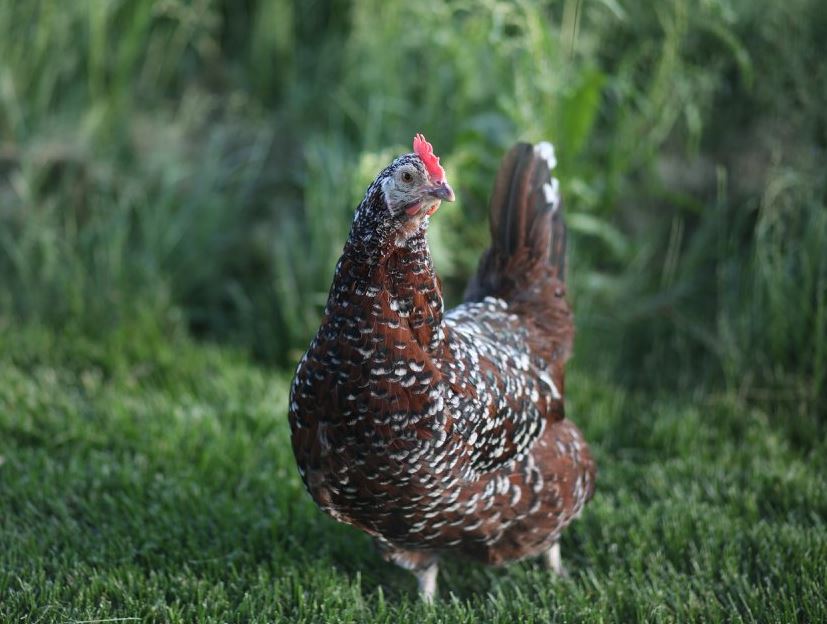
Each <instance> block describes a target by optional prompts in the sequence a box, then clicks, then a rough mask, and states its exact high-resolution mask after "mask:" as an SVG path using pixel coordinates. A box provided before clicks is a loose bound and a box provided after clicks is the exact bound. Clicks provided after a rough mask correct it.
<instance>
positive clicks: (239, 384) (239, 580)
mask: <svg viewBox="0 0 827 624" xmlns="http://www.w3.org/2000/svg"><path fill="white" fill-rule="evenodd" d="M826 39H827V11H825V9H824V0H789V1H787V2H783V3H779V2H772V1H771V0H759V1H756V0H704V1H703V2H697V1H695V0H664V1H662V2H657V3H653V2H651V0H519V1H516V2H510V1H505V0H479V1H474V2H472V1H471V0H451V1H450V2H443V1H442V0H418V1H417V2H390V1H386V0H381V1H380V0H364V1H363V0H359V1H358V2H356V1H355V0H315V1H314V2H310V3H308V2H303V1H302V0H245V1H244V2H238V1H236V0H164V1H163V2H159V1H157V0H107V1H106V2H102V1H99V2H92V1H86V2H82V1H81V2H68V3H67V2H66V1H65V0H26V1H18V2H14V1H5V2H0V621H10V622H16V621H30V622H47V621H56V622H70V621H84V620H87V621H88V620H100V619H106V618H140V619H141V620H143V621H159V622H162V621H181V622H192V621H197V620H213V621H253V620H258V621H276V620H279V619H281V620H285V621H325V622H328V621H330V622H334V621H335V622H340V621H341V622H345V621H356V622H362V621H385V622H394V623H395V622H406V621H407V622H428V621H445V622H449V621H464V622H475V621H485V622H489V621H502V622H512V621H517V620H519V621H532V620H536V621H543V622H545V621H549V620H557V621H561V622H563V621H578V620H583V621H606V622H608V621H618V622H629V621H635V620H643V619H646V620H652V621H676V622H684V621H689V620H693V619H694V620H697V621H704V622H709V621H716V620H728V621H731V620H743V621H777V622H789V621H802V622H815V621H819V620H821V621H825V620H827V607H825V606H824V605H825V604H826V603H827V598H826V597H825V589H824V588H825V586H827V547H826V546H825V542H826V541H827V538H825V523H827V511H826V507H827V505H825V498H827V484H826V483H825V479H827V477H825V475H826V474H827V460H825V459H824V458H825V457H827V441H825V440H826V439H827V431H825V428H826V427H827V419H825V414H827V295H825V293H827V169H825V168H824V166H823V164H824V162H827V90H825V89H823V88H820V87H821V86H822V85H824V84H825V83H827V64H826V63H824V62H823V56H824V52H823V48H824V44H823V42H824V41H825V40H826ZM417 131H424V132H425V133H426V134H427V136H428V137H429V138H430V139H431V140H432V142H433V143H434V144H435V145H436V146H437V147H438V151H439V153H440V155H441V156H442V158H443V163H444V164H445V165H446V168H447V170H448V173H449V176H450V178H451V181H452V183H453V185H454V187H455V188H456V189H457V194H458V201H457V202H456V203H455V204H452V205H450V206H445V207H444V209H443V210H442V211H441V212H440V218H439V219H436V220H435V221H434V223H433V225H432V231H431V244H432V247H433V251H434V257H435V263H436V266H437V269H438V271H439V273H440V275H441V276H442V278H443V279H444V285H445V293H446V295H447V298H448V300H449V303H450V302H451V301H456V299H457V298H458V296H459V294H460V293H461V292H462V290H463V288H464V285H465V283H466V281H467V278H468V275H469V274H470V273H471V272H472V271H473V269H474V266H475V263H476V261H477V258H478V256H479V253H480V251H481V250H482V249H483V248H484V247H485V246H486V245H487V242H488V231H487V228H488V225H487V217H486V202H487V194H488V192H489V191H490V188H491V184H492V176H493V174H494V171H495V170H496V167H497V162H498V159H499V158H500V156H501V155H502V154H503V153H504V151H505V150H506V149H507V148H508V147H509V146H510V145H511V144H512V143H513V142H514V141H516V140H530V141H537V140H540V139H551V140H552V141H554V142H555V144H556V145H557V147H558V157H559V171H558V174H559V177H560V180H561V184H562V188H563V192H564V196H565V199H566V218H567V222H568V225H569V233H570V242H571V245H570V254H569V257H570V271H569V281H570V283H571V290H570V292H571V293H572V296H573V298H574V304H575V310H576V317H577V323H578V340H577V357H576V363H575V368H574V370H573V372H572V375H571V383H570V384H569V385H568V388H567V390H570V395H569V396H568V399H569V402H570V408H571V412H572V414H573V415H574V418H575V419H576V420H577V422H578V423H579V424H581V425H582V427H583V428H584V429H585V431H586V433H587V435H588V437H589V439H590V440H592V441H593V443H594V446H595V450H596V453H597V455H598V459H599V461H600V466H601V473H600V481H599V488H598V495H597V498H596V499H595V500H594V502H593V503H592V504H591V505H590V506H589V508H588V509H587V511H586V513H585V515H584V517H583V519H582V521H580V522H579V523H577V524H576V525H575V527H574V528H573V529H572V531H570V532H569V534H568V535H567V536H566V538H565V541H564V546H565V553H566V556H567V558H568V560H569V565H570V568H571V570H572V572H573V578H572V579H571V580H570V581H560V580H557V579H554V578H551V577H550V576H549V575H548V574H546V573H545V572H544V571H543V570H542V569H541V568H540V567H539V566H537V565H535V564H533V563H527V564H521V565H517V566H513V567H512V568H510V569H508V570H505V571H489V570H483V569H481V568H478V567H474V566H465V565H462V564H453V565H449V566H448V567H447V569H446V570H445V573H444V575H443V578H442V590H443V593H442V596H443V601H442V602H441V603H440V604H439V606H438V607H437V608H435V609H429V608H426V607H424V606H422V605H419V604H418V603H417V602H416V601H415V597H414V595H413V589H414V587H413V586H414V584H413V581H412V579H411V578H410V577H409V576H408V575H407V574H406V573H404V572H401V571H399V570H396V569H394V568H392V567H390V566H388V565H386V564H384V563H382V562H381V561H380V560H379V558H378V557H377V556H376V555H375V554H373V552H372V550H371V548H370V546H369V542H368V540H367V539H366V538H365V537H364V536H361V535H357V534H355V533H354V532H353V531H350V530H349V529H347V528H345V527H341V526H338V525H336V524H335V523H333V522H332V521H330V520H328V519H326V518H324V517H323V516H322V515H321V514H320V513H319V512H318V511H317V510H316V509H315V508H314V506H313V505H312V503H311V502H310V500H309V499H308V497H307V496H306V495H305V494H304V493H303V491H302V489H301V487H300V485H299V483H298V481H297V478H296V474H295V471H294V469H293V465H292V457H291V453H290V450H289V445H288V441H287V432H286V425H285V421H284V412H285V409H284V403H285V392H286V384H287V382H288V375H289V373H288V372H286V371H289V370H290V368H291V367H292V366H293V365H294V364H295V362H296V360H297V358H298V356H299V354H300V352H301V350H302V349H303V348H304V346H305V345H306V344H307V342H308V340H309V336H310V335H311V334H312V333H313V332H314V331H315V329H316V327H317V326H318V321H319V314H320V311H321V309H322V306H323V305H324V301H325V297H326V293H327V289H328V287H329V284H330V278H331V274H332V270H333V266H334V264H335V260H336V258H337V256H338V254H339V252H340V250H341V246H342V243H343V240H344V237H345V236H346V232H347V228H348V224H349V222H350V219H351V216H352V212H353V209H354V206H355V205H356V203H357V202H358V200H359V198H360V197H361V195H362V193H363V192H364V188H365V187H366V185H367V184H368V183H369V181H370V180H371V179H372V178H373V176H375V174H376V172H377V171H378V170H380V169H381V168H382V167H383V166H384V165H385V164H386V163H387V162H388V161H389V160H390V158H391V157H392V156H393V155H395V154H398V153H399V152H401V151H402V150H404V149H406V148H407V146H408V143H409V138H410V137H411V136H412V135H413V134H414V133H415V132H417ZM36 327H37V328H39V329H35V328H36ZM193 339H196V340H200V341H201V342H200V343H199V342H196V341H194V340H193ZM216 345H218V346H216ZM267 367H276V368H267ZM586 371H588V373H587V372H586ZM451 592H453V594H452V593H451ZM452 596H453V597H452Z"/></svg>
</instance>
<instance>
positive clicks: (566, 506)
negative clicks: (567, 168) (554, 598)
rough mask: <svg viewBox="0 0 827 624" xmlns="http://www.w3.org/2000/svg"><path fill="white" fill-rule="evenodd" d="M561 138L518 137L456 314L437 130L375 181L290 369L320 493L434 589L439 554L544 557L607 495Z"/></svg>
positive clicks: (500, 559) (553, 563) (426, 589)
mask: <svg viewBox="0 0 827 624" xmlns="http://www.w3.org/2000/svg"><path fill="white" fill-rule="evenodd" d="M555 164H556V161H555V156H554V149H553V147H552V146H551V145H550V144H549V143H540V144H538V145H536V146H531V145H528V144H518V145H516V146H515V147H514V148H513V149H512V150H511V151H510V152H509V153H508V154H507V155H506V157H505V159H504V160H503V162H502V165H501V167H500V171H499V173H498V175H497V178H496V182H495V185H494V192H493V195H492V198H491V205H490V212H491V217H490V218H491V235H492V244H491V247H490V248H489V249H488V250H487V251H486V252H485V254H484V255H483V257H482V259H481V261H480V264H479V268H478V271H477V274H476V276H475V277H474V278H473V280H472V281H471V283H470V284H469V286H468V289H467V293H466V297H465V302H464V303H463V304H462V305H460V306H458V307H456V308H454V309H453V310H450V311H449V312H447V313H446V312H445V311H444V306H443V300H442V289H441V285H440V281H439V278H438V277H437V276H436V274H435V272H434V267H433V264H432V262H431V256H430V252H429V249H428V244H427V241H426V233H427V229H428V223H429V220H430V218H431V217H432V215H433V214H434V213H435V212H436V211H437V209H438V208H439V206H440V203H441V202H442V201H452V200H453V199H454V192H453V190H452V189H451V187H450V186H449V184H448V182H447V180H446V179H445V171H444V169H443V168H442V166H441V165H440V164H439V159H438V158H437V157H436V156H435V155H434V153H433V149H432V147H431V145H430V144H429V143H428V142H427V141H425V139H424V137H422V136H421V135H417V137H416V138H415V139H414V151H413V153H410V154H405V155H402V156H399V157H398V158H396V159H395V160H394V161H393V162H392V163H391V164H390V165H389V166H388V167H387V168H386V169H384V170H383V171H382V172H381V173H380V174H379V176H378V177H377V178H376V179H375V180H374V182H373V183H372V184H371V185H370V187H369V188H368V190H367V192H366V194H365V197H364V199H363V200H362V202H361V204H360V205H359V208H358V209H357V211H356V214H355V217H354V220H353V225H352V228H351V231H350V236H349V238H348V240H347V242H346V244H345V247H344V251H343V253H342V257H341V259H340V260H339V262H338V264H337V266H336V272H335V276H334V278H333V285H332V287H331V289H330V294H329V298H328V301H327V306H326V308H325V312H324V319H323V321H322V325H321V327H320V328H319V331H318V333H317V334H316V337H315V338H314V339H313V341H312V343H311V344H310V347H309V349H308V350H307V353H305V355H304V357H303V358H302V359H301V362H300V363H299V365H298V368H297V370H296V375H295V378H294V380H293V385H292V388H291V396H290V410H289V420H290V426H291V431H292V444H293V451H294V453H295V456H296V462H297V464H298V468H299V473H300V474H301V477H302V479H303V481H304V484H305V486H306V488H307V490H308V492H309V493H310V495H311V496H312V497H313V500H315V501H316V503H317V504H318V505H319V507H321V509H322V510H324V511H325V512H327V513H328V514H330V515H331V516H332V517H333V518H335V519H336V520H338V521H340V522H344V523H346V524H350V525H352V526H354V527H356V528H358V529H361V530H362V531H365V532H366V533H368V534H370V535H371V536H373V537H374V538H375V541H376V543H377V545H378V546H379V548H380V551H381V552H382V553H383V556H384V557H385V558H386V559H387V560H388V561H393V562H395V563H396V564H398V565H400V566H402V567H404V568H406V569H408V570H411V571H412V572H413V573H414V574H415V575H416V577H417V580H418V584H419V590H420V594H421V595H422V597H423V598H424V599H426V600H429V601H430V600H433V598H434V596H435V592H436V576H437V570H438V561H439V558H440V557H441V556H442V555H444V554H451V553H456V554H459V555H462V556H465V557H469V558H471V559H474V560H477V561H480V562H483V563H486V564H492V565H499V564H504V563H508V562H511V561H516V560H519V559H523V558H525V557H531V556H537V555H543V556H545V557H546V561H547V563H548V565H549V566H550V567H551V568H552V569H554V570H555V571H556V572H558V573H562V572H563V567H562V563H561V560H560V549H559V539H560V534H561V532H562V530H563V529H564V528H565V527H566V526H567V525H568V524H569V523H570V522H571V521H572V520H573V519H574V518H575V517H577V516H578V515H579V514H580V512H581V510H582V509H583V506H584V505H585V503H586V502H587V501H588V500H589V499H590V498H591V496H592V493H593V491H594V481H595V470H596V469H595V464H594V461H593V460H592V457H591V455H590V453H589V449H588V447H587V445H586V443H585V441H584V439H583V435H582V434H581V432H580V431H579V430H578V429H577V427H575V425H574V424H573V423H572V422H571V421H570V420H567V419H565V418H564V406H563V392H564V383H563V376H564V370H563V369H564V365H565V362H566V360H567V359H568V357H569V355H570V353H571V349H572V341H573V335H574V328H573V321H572V313H571V310H570V308H569V305H568V303H567V301H566V285H565V282H564V271H565V243H566V232H565V225H564V223H563V217H562V210H561V201H560V195H559V187H558V181H557V180H556V179H555V178H553V177H552V176H551V171H552V169H553V168H554V166H555Z"/></svg>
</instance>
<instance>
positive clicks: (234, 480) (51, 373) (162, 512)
mask: <svg viewBox="0 0 827 624" xmlns="http://www.w3.org/2000/svg"><path fill="white" fill-rule="evenodd" d="M0 347H1V348H0V353H1V354H2V355H0V379H2V384H0V620H2V621H4V622H32V623H34V622H92V621H94V622H103V621H126V622H128V621H135V622H196V621H198V622H279V621H284V622H393V623H396V622H417V623H418V622H517V621H519V622H535V621H536V622H546V621H559V622H571V621H590V622H633V621H644V620H645V621H654V622H687V621H698V622H716V621H744V622H818V621H827V589H825V582H826V581H827V523H825V517H827V441H825V439H824V436H823V435H822V436H817V435H812V436H810V437H809V438H808V437H806V436H802V435H801V432H800V431H797V430H795V429H791V428H790V427H789V426H788V424H787V423H785V422H783V421H781V422H779V421H778V420H773V418H776V419H777V418H778V417H777V416H776V417H769V416H768V415H767V414H765V413H763V412H762V411H760V410H759V409H757V408H753V409H745V408H743V407H741V404H739V403H738V402H736V401H734V400H732V399H729V398H727V396H726V395H722V396H715V395H700V394H699V395H693V396H690V395H685V396H650V395H634V394H630V393H628V392H626V391H624V390H622V389H620V388H618V387H615V386H613V385H612V384H610V383H607V382H606V381H602V380H600V379H595V378H593V377H591V376H590V375H589V374H588V373H586V372H585V371H583V370H579V369H578V367H577V366H576V365H575V366H574V369H573V371H572V373H571V375H570V378H569V383H568V384H567V390H568V392H569V394H568V406H569V411H570V414H571V415H572V417H573V418H574V419H575V420H576V421H577V423H578V424H579V425H580V426H581V427H582V428H583V429H584V431H585V433H586V436H587V438H588V439H589V440H590V441H591V443H592V445H593V448H594V451H595V454H596V456H597V459H598V461H599V466H600V474H599V485H598V489H597V494H596V496H595V498H594V500H593V501H592V503H591V504H590V505H589V506H588V507H587V508H586V510H585V513H584V514H583V516H582V518H581V519H580V521H579V522H576V523H575V524H574V525H573V527H572V529H571V530H569V531H568V533H567V534H566V535H565V538H564V540H563V552H564V557H565V559H566V561H567V565H568V567H569V571H570V573H571V576H570V578H569V579H558V578H555V577H554V576H552V575H551V574H550V573H549V572H547V571H546V570H545V569H544V568H542V567H541V566H540V565H539V564H538V563H537V562H525V563H520V564H517V565H513V566H510V567H508V568H506V569H497V570H490V569H485V568H483V567H480V566H477V565H473V564H466V563H462V562H453V563H451V564H449V565H448V566H446V569H445V571H444V573H443V575H442V577H441V581H442V585H441V591H440V599H439V600H438V601H437V603H436V604H435V605H434V606H425V605H422V604H419V603H418V602H417V598H416V594H415V586H414V581H413V579H412V577H409V576H408V575H407V573H405V572H402V571H400V570H397V569H396V568H395V567H394V566H392V565H389V564H386V563H384V562H383V561H382V560H381V559H380V557H379V556H378V555H377V554H376V553H375V552H374V551H373V548H372V546H371V543H370V541H369V539H368V538H367V537H366V536H364V535H362V534H361V533H358V532H357V531H355V530H351V529H349V528H347V527H344V526H341V525H338V524H336V523H335V522H333V521H332V520H330V519H328V518H327V517H325V516H323V515H322V514H321V512H319V511H318V510H317V509H316V508H315V506H314V505H313V503H312V502H311V500H310V498H309V497H308V496H307V494H306V493H305V492H304V490H303V487H302V485H301V483H300V481H299V478H298V475H297V473H296V470H295V468H294V464H293V459H292V452H291V450H290V445H289V434H288V427H287V422H286V416H285V412H286V396H287V387H288V386H287V384H288V381H289V379H288V377H286V376H285V374H284V373H283V372H278V371H275V370H272V369H269V368H265V367H262V366H258V365H255V364H252V363H250V362H249V360H248V359H247V358H245V357H243V356H242V355H240V354H238V353H234V352H232V351H229V350H226V348H217V347H211V346H203V345H194V344H192V343H190V342H189V341H187V340H183V341H181V343H180V344H176V345H173V348H171V349H170V351H169V352H161V353H159V354H158V355H157V357H154V358H153V357H148V358H146V359H145V360H143V361H140V362H139V363H137V364H134V365H132V366H126V367H120V368H117V369H115V370H113V371H109V370H107V368H106V367H105V366H103V367H102V366H100V365H99V363H98V364H95V363H94V361H93V359H92V358H89V357H84V356H80V357H76V356H74V355H73V354H74V353H76V352H77V350H75V349H73V346H72V345H66V344H63V343H62V340H61V338H60V337H58V336H55V335H53V334H51V333H49V332H48V331H42V330H31V329H27V328H23V329H20V328H17V329H15V331H14V332H12V331H11V330H10V329H9V328H6V329H5V330H4V331H3V333H2V340H0ZM169 353H174V354H175V357H174V358H170V357H169Z"/></svg>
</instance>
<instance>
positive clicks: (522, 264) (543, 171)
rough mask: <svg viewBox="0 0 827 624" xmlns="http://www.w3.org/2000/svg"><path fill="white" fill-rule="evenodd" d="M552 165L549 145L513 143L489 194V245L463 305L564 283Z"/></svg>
mask: <svg viewBox="0 0 827 624" xmlns="http://www.w3.org/2000/svg"><path fill="white" fill-rule="evenodd" d="M555 165H556V160H555V157H554V148H553V147H552V146H551V144H549V143H538V144H537V145H536V146H532V145H529V144H527V143H518V144H517V145H515V146H514V147H513V148H512V149H511V151H509V152H508V154H506V156H505V158H504V159H503V161H502V163H501V165H500V170H499V172H498V173H497V177H496V181H495V183H494V191H493V193H492V195H491V203H490V213H491V216H490V220H491V247H490V248H489V249H488V251H486V252H485V254H484V255H483V257H482V259H481V260H480V265H479V269H478V271H477V275H476V277H475V278H474V279H473V280H472V281H471V283H470V284H469V285H468V289H467V291H466V297H465V298H466V300H467V301H478V300H480V299H482V298H484V297H486V296H494V297H500V298H504V299H510V298H512V296H513V295H514V294H515V291H516V290H521V291H526V290H530V289H531V287H532V286H533V285H535V283H536V282H537V281H538V280H542V281H548V280H549V279H553V280H555V281H559V282H563V281H565V270H566V225H565V222H564V220H563V211H562V202H561V199H560V192H559V184H558V182H557V180H556V179H555V178H553V177H552V175H551V170H552V169H553V168H554V166H555ZM541 290H545V289H541Z"/></svg>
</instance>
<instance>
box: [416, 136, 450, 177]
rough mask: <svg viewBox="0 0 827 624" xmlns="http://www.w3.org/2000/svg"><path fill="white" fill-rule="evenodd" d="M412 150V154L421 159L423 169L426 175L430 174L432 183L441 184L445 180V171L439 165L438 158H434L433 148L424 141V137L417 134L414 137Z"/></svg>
mask: <svg viewBox="0 0 827 624" xmlns="http://www.w3.org/2000/svg"><path fill="white" fill-rule="evenodd" d="M413 149H414V153H415V154H416V155H417V156H419V158H420V159H422V162H423V163H424V164H425V168H426V169H427V170H428V173H430V174H431V177H432V178H433V179H434V181H436V182H442V181H443V180H445V169H443V168H442V165H440V164H439V157H438V156H434V148H433V146H431V144H430V143H428V141H426V140H425V137H424V136H422V135H421V134H417V135H416V136H415V137H414V140H413Z"/></svg>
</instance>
